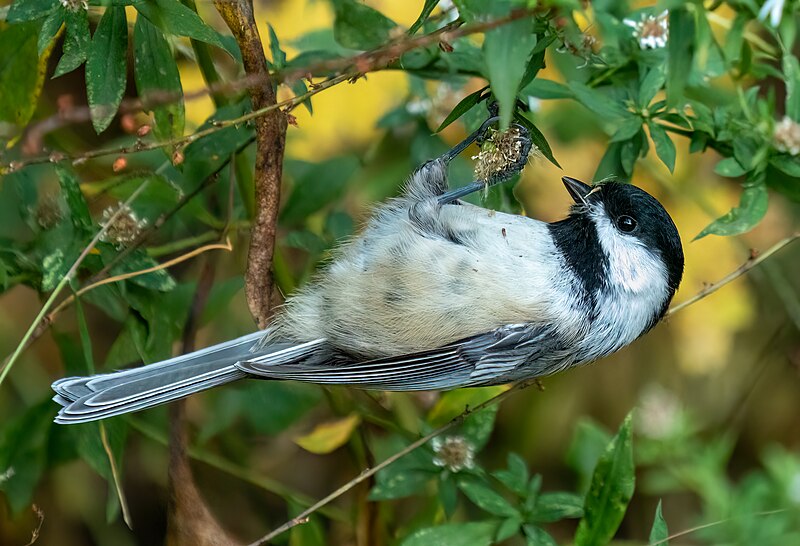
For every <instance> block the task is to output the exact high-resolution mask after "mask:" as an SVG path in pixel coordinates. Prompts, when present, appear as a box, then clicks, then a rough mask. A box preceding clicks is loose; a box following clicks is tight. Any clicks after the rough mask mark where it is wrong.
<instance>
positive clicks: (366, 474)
mask: <svg viewBox="0 0 800 546" xmlns="http://www.w3.org/2000/svg"><path fill="white" fill-rule="evenodd" d="M531 385H539V386H540V388H541V384H540V383H539V380H538V379H529V380H526V381H520V382H519V383H515V384H514V385H512V386H511V388H509V389H508V390H506V391H503V392H501V393H500V394H498V395H497V396H493V397H492V398H490V399H489V400H486V401H485V402H482V403H480V404H478V405H477V406H475V407H474V408H469V407H468V408H465V409H464V411H463V412H462V413H460V414H459V415H457V416H456V417H454V418H453V419H451V420H450V421H449V422H447V423H445V424H444V425H442V426H440V427H439V428H437V429H436V430H434V431H433V432H431V433H429V434H426V435H425V436H423V437H422V438H420V439H418V440H416V441H414V442H412V443H410V444H409V445H407V446H406V447H405V448H403V449H401V450H400V451H398V452H397V453H395V454H394V455H392V456H390V457H387V458H386V459H384V460H383V461H382V462H380V463H379V464H377V465H375V466H373V467H372V468H367V469H364V471H362V472H361V474H359V475H358V476H356V477H355V478H353V479H352V480H350V481H349V482H347V483H346V484H344V485H343V486H341V487H340V488H338V489H337V490H335V491H333V492H332V493H331V494H329V495H328V496H326V497H324V498H322V499H320V500H319V501H317V502H316V504H314V505H313V506H310V507H309V508H307V509H306V510H304V511H303V512H301V513H300V514H298V515H297V516H295V517H294V518H292V519H291V520H289V521H287V522H286V523H284V524H283V525H281V526H280V527H278V528H277V529H275V530H273V531H271V532H269V533H267V534H266V535H264V536H263V537H261V538H259V539H258V540H256V541H255V542H252V543H251V544H250V545H249V546H260V545H261V544H266V543H267V542H269V541H270V540H272V539H273V538H275V537H277V536H278V535H280V534H283V533H285V532H286V531H288V530H289V529H291V528H292V527H296V526H298V525H301V524H303V523H306V522H308V518H309V517H310V516H311V514H313V513H314V512H316V511H317V510H319V509H320V508H322V507H323V506H326V505H327V504H329V503H331V502H332V501H334V500H335V499H338V498H339V497H341V496H342V495H344V494H345V493H347V492H348V491H350V490H351V489H353V488H354V487H355V486H357V485H358V484H360V483H361V482H363V481H365V480H367V479H369V478H370V477H372V476H374V475H375V474H376V473H377V472H379V471H381V470H383V469H384V468H386V467H387V466H389V465H390V464H392V463H394V462H395V461H397V460H398V459H400V458H402V457H405V456H406V455H408V454H409V453H411V452H412V451H414V450H415V449H417V448H419V447H422V446H423V445H425V444H427V443H428V442H430V441H431V440H432V439H434V438H435V437H436V436H439V435H440V434H442V433H444V432H447V431H448V430H450V429H451V428H453V427H455V426H457V425H459V424H461V423H463V422H464V419H466V418H467V417H468V416H469V415H470V414H472V413H475V412H477V411H480V410H482V409H486V408H488V407H490V406H494V405H495V404H499V403H500V402H502V401H503V400H505V399H506V398H508V397H509V396H511V395H512V394H514V393H515V392H519V391H521V390H523V389H525V388H527V387H530V386H531Z"/></svg>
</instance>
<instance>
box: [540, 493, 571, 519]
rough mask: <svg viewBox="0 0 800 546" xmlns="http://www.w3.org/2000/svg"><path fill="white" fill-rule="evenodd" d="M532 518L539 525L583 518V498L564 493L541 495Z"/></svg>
mask: <svg viewBox="0 0 800 546" xmlns="http://www.w3.org/2000/svg"><path fill="white" fill-rule="evenodd" d="M533 517H534V519H535V520H536V521H538V522H541V523H550V522H554V521H561V520H562V519H572V518H580V517H583V497H582V496H580V495H576V494H575V493H566V492H553V493H542V494H541V495H539V498H538V500H537V502H536V511H535V512H534V516H533Z"/></svg>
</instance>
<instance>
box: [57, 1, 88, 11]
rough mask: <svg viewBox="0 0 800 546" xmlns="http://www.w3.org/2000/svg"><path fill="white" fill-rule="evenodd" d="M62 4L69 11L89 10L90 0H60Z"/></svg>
mask: <svg viewBox="0 0 800 546" xmlns="http://www.w3.org/2000/svg"><path fill="white" fill-rule="evenodd" d="M60 2H61V5H62V6H64V9H66V10H68V11H78V10H81V9H82V10H83V11H89V2H88V0H60Z"/></svg>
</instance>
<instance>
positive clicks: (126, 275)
mask: <svg viewBox="0 0 800 546" xmlns="http://www.w3.org/2000/svg"><path fill="white" fill-rule="evenodd" d="M209 250H227V251H228V252H230V251H232V250H233V245H231V242H230V239H228V240H226V241H225V243H214V244H210V245H205V246H201V247H200V248H195V249H194V250H190V251H189V252H187V253H186V254H181V255H180V256H178V257H177V258H173V259H171V260H168V261H166V262H164V263H162V264H158V265H154V266H153V267H148V268H146V269H140V270H138V271H131V272H130V273H122V274H120V275H115V276H113V277H106V278H105V279H101V280H99V281H97V282H94V283H92V284H89V285H86V286H84V287H83V288H81V289H80V290H78V291H76V292H75V293H74V294H72V295H70V296H69V297H68V298H65V299H64V300H63V301H62V302H61V303H59V304H58V306H57V307H56V308H55V309H53V311H52V312H51V313H49V314H48V315H47V320H48V321H49V322H52V321H53V319H54V318H55V316H56V315H58V313H60V312H61V311H63V310H64V308H66V307H67V306H68V305H70V304H71V303H72V302H73V301H75V299H76V298H79V297H81V296H82V295H84V294H85V293H86V292H89V291H90V290H94V289H95V288H99V287H100V286H103V285H104V284H111V283H114V282H120V281H124V280H127V279H132V278H134V277H140V276H142V275H147V274H148V273H154V272H156V271H161V270H162V269H167V268H170V267H172V266H173V265H178V264H179V263H182V262H185V261H186V260H190V259H192V258H194V257H195V256H199V255H200V254H203V253H204V252H208V251H209Z"/></svg>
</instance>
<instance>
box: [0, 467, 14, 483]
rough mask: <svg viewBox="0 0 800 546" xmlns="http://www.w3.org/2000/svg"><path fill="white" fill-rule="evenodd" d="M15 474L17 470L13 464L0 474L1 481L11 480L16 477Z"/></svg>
mask: <svg viewBox="0 0 800 546" xmlns="http://www.w3.org/2000/svg"><path fill="white" fill-rule="evenodd" d="M14 474H16V471H15V470H14V467H13V466H9V467H8V469H6V471H5V472H3V473H2V474H0V483H3V482H5V481H8V480H10V479H11V478H13V477H14Z"/></svg>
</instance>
